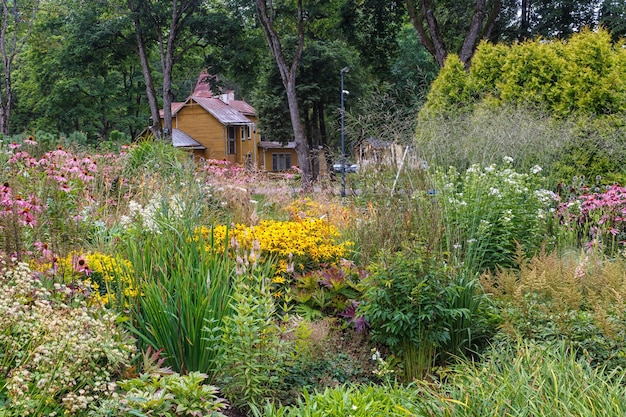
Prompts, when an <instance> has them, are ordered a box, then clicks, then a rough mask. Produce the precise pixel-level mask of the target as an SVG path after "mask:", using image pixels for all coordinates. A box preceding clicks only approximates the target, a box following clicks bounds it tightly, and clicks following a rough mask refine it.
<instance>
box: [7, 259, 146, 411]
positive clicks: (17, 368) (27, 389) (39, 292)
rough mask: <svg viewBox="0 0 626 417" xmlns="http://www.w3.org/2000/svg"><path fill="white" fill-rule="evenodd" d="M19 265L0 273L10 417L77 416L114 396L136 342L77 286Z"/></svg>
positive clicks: (114, 318)
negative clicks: (47, 284) (48, 285)
mask: <svg viewBox="0 0 626 417" xmlns="http://www.w3.org/2000/svg"><path fill="white" fill-rule="evenodd" d="M43 280H45V277H42V276H41V275H38V274H34V273H33V272H32V271H31V270H30V268H29V267H28V266H27V265H26V264H24V263H20V264H17V265H16V266H11V267H9V266H6V265H4V267H3V268H2V269H1V270H0V352H1V353H0V367H1V369H0V375H1V376H0V398H3V397H4V398H5V399H6V404H5V407H6V410H7V411H9V412H10V413H12V414H9V415H20V416H25V415H54V414H53V413H56V414H65V415H76V414H77V413H80V412H83V411H85V410H86V409H87V408H88V407H89V406H90V405H93V404H95V403H96V402H97V401H98V400H99V398H100V397H103V396H108V395H112V394H113V393H114V391H115V390H116V384H115V382H114V381H115V377H116V376H117V375H118V373H120V372H121V371H122V370H123V369H125V368H126V367H127V366H128V365H129V356H130V354H131V353H132V352H133V351H134V349H135V348H134V345H133V343H132V341H131V340H130V338H129V337H128V336H127V335H126V334H124V333H122V332H121V331H120V330H119V329H118V328H117V327H116V316H115V315H113V314H111V313H109V312H107V311H104V310H102V309H101V308H99V307H90V306H88V304H87V302H86V300H85V298H84V297H82V294H84V293H85V291H80V289H79V288H78V287H77V286H76V285H63V284H59V283H56V284H54V285H53V286H51V288H50V289H48V288H46V287H45V286H44V285H43Z"/></svg>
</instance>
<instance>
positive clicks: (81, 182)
mask: <svg viewBox="0 0 626 417" xmlns="http://www.w3.org/2000/svg"><path fill="white" fill-rule="evenodd" d="M24 143H28V144H29V145H28V146H23V145H22V144H15V145H14V146H9V147H8V148H9V149H8V150H7V151H5V155H4V157H6V162H3V167H4V168H5V171H4V172H3V175H5V176H6V177H5V178H4V181H5V182H4V184H3V186H2V190H1V191H0V228H3V229H4V230H3V233H2V235H5V236H9V235H8V234H7V232H6V231H7V230H9V231H10V233H11V234H10V237H11V238H12V247H11V248H10V249H11V250H10V252H11V253H14V252H15V253H17V255H20V254H21V253H22V252H24V251H28V250H30V249H32V248H31V245H32V244H33V242H34V241H36V240H43V239H44V236H47V237H48V238H49V237H54V238H57V237H58V236H61V235H64V236H66V237H68V238H67V239H63V241H59V242H53V243H55V246H60V245H67V242H77V243H80V242H81V240H82V239H83V237H84V236H85V234H86V233H85V232H86V231H87V228H88V227H90V223H89V222H91V221H92V220H100V218H102V217H103V216H104V213H107V212H109V211H110V210H111V207H114V206H116V204H117V200H116V199H115V198H112V196H111V194H112V188H113V183H114V182H115V181H117V183H118V184H119V183H120V182H121V181H122V180H120V179H119V168H118V167H119V165H120V164H118V163H117V160H118V158H119V156H116V155H112V154H106V155H105V154H95V155H91V156H89V155H84V154H79V153H76V152H70V151H67V150H64V149H63V148H61V147H58V148H57V149H55V150H53V151H49V152H45V153H42V152H41V151H40V150H39V149H38V145H37V142H36V141H34V140H30V139H28V140H26V141H24ZM35 154H37V155H39V156H33V155H35ZM116 178H117V180H116ZM5 246H6V242H5ZM15 246H17V247H15Z"/></svg>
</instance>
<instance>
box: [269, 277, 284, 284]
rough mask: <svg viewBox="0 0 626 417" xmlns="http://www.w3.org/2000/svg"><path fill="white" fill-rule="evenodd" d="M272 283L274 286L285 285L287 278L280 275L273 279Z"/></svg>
mask: <svg viewBox="0 0 626 417" xmlns="http://www.w3.org/2000/svg"><path fill="white" fill-rule="evenodd" d="M272 282H273V283H274V284H284V283H285V277H282V276H280V275H276V276H275V277H274V278H272Z"/></svg>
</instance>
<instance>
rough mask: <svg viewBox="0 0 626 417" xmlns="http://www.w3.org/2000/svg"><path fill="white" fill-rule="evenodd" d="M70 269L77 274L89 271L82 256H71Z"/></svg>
mask: <svg viewBox="0 0 626 417" xmlns="http://www.w3.org/2000/svg"><path fill="white" fill-rule="evenodd" d="M72 267H73V268H74V270H75V271H77V272H86V271H89V266H87V260H86V259H85V258H84V257H83V256H82V255H74V256H72Z"/></svg>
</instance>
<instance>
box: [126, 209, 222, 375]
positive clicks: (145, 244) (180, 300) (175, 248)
mask: <svg viewBox="0 0 626 417" xmlns="http://www.w3.org/2000/svg"><path fill="white" fill-rule="evenodd" d="M175 201H176V203H172V200H171V199H167V198H166V199H163V200H161V204H158V205H156V208H155V211H154V212H145V211H144V212H142V213H141V221H142V222H144V223H142V224H143V225H144V227H143V228H142V229H141V230H142V233H141V234H139V235H136V236H135V238H134V239H130V240H127V241H126V242H125V244H124V245H123V247H121V248H120V250H121V251H122V253H123V256H124V257H125V259H127V260H128V261H129V262H130V264H131V265H132V271H131V273H132V275H133V277H134V286H135V287H136V288H137V289H138V291H139V292H140V294H141V296H139V297H136V298H134V300H132V305H131V307H130V316H131V328H132V330H133V332H134V333H135V334H136V335H137V337H138V338H139V342H140V345H143V346H146V345H148V346H152V347H153V348H154V349H156V350H160V349H163V355H164V357H165V359H166V362H165V364H166V365H167V366H170V367H171V368H172V369H174V370H175V371H176V372H180V373H186V372H189V371H200V372H205V373H208V374H209V375H210V376H212V375H213V374H214V372H215V366H214V359H215V356H214V355H212V354H211V353H210V351H209V349H208V348H209V347H210V342H209V341H207V339H206V338H204V337H203V335H202V328H203V327H204V326H205V325H206V323H207V321H208V322H212V323H215V324H216V325H220V324H221V323H222V319H223V318H224V316H225V315H227V314H228V313H229V311H230V307H229V298H230V295H231V291H232V287H231V283H232V282H231V281H232V275H233V272H234V271H233V269H232V268H231V262H230V259H229V257H228V254H227V253H226V250H224V251H221V252H216V251H207V247H211V246H212V244H213V242H212V236H208V237H207V239H203V238H202V237H201V236H198V234H197V233H196V229H197V227H198V222H199V221H200V218H199V216H198V214H199V213H201V209H200V208H198V207H197V204H194V202H193V201H178V200H175ZM196 203H197V202H196Z"/></svg>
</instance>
